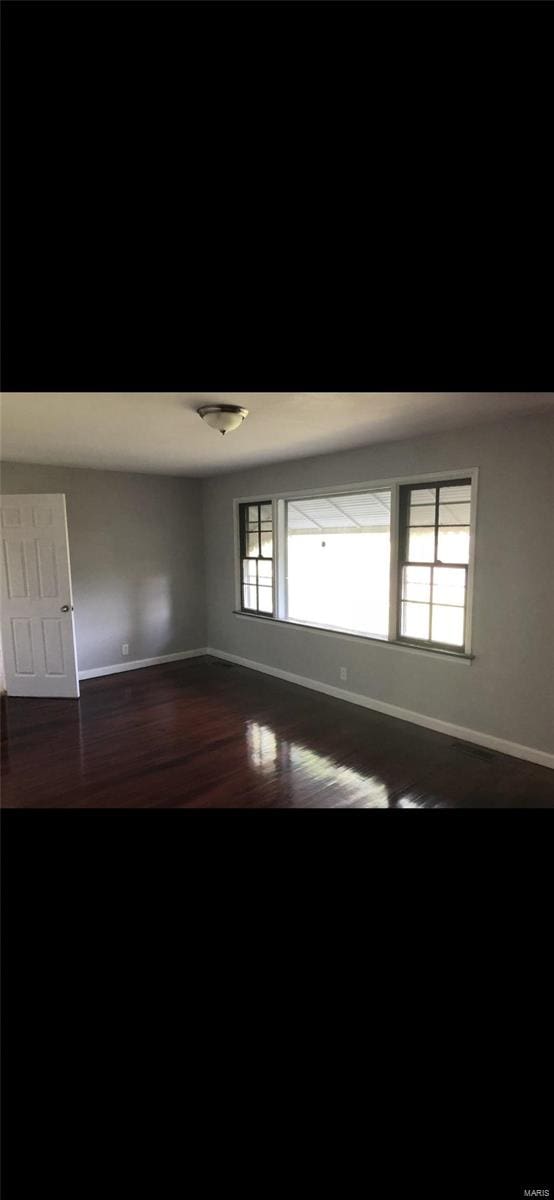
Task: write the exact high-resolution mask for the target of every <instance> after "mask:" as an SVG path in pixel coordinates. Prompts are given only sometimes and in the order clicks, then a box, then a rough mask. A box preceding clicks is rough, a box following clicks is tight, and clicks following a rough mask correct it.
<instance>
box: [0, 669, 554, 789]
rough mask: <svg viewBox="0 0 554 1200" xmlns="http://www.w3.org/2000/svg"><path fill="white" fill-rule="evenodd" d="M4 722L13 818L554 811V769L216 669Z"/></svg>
mask: <svg viewBox="0 0 554 1200" xmlns="http://www.w3.org/2000/svg"><path fill="white" fill-rule="evenodd" d="M4 709H5V712H4V714H3V716H4V719H3V722H2V734H3V741H2V774H3V787H2V804H3V806H4V807H27V808H33V807H40V808H42V807H63V808H66V807H82V806H89V807H104V808H106V807H134V806H136V807H202V808H222V807H229V808H232V807H235V808H236V807H238V808H451V807H471V808H484V807H493V808H502V807H526V808H532V807H554V772H552V771H550V770H548V769H547V768H546V767H538V766H535V765H534V764H532V763H527V762H524V761H522V760H520V759H515V758H509V757H507V756H505V755H500V754H493V753H489V752H483V751H479V750H478V749H477V748H473V752H472V748H471V747H468V746H467V745H466V744H464V743H456V742H453V741H452V739H451V738H449V737H446V736H445V735H443V734H437V733H433V732H432V731H431V730H427V729H423V728H421V727H419V726H416V725H410V724H408V723H406V722H403V721H397V720H395V719H394V718H392V717H386V716H383V715H382V714H380V713H375V712H371V711H370V710H368V709H363V708H358V707H356V706H355V705H352V704H348V703H346V702H345V701H342V700H336V699H334V698H332V697H329V696H324V695H321V694H320V693H316V692H311V691H308V690H306V689H305V688H300V687H297V686H296V685H294V684H290V683H286V682H284V681H282V680H278V679H273V678H271V677H269V676H267V675H261V674H259V673H257V672H255V671H249V670H246V669H245V668H243V667H236V666H232V665H230V664H227V663H224V662H221V661H219V660H217V659H210V658H207V657H206V658H198V659H191V660H189V661H185V662H181V663H171V664H168V665H167V666H161V667H150V668H148V669H147V670H144V671H133V672H129V673H127V674H123V675H111V676H106V677H105V678H100V679H91V680H88V681H87V682H85V683H83V684H82V695H81V699H80V701H74V700H22V699H16V698H8V699H7V701H6V702H5V705H4Z"/></svg>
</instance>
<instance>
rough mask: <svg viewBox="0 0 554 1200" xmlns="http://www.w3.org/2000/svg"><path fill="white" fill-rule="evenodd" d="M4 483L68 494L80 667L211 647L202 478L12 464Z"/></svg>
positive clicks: (6, 488) (8, 487) (15, 488)
mask: <svg viewBox="0 0 554 1200" xmlns="http://www.w3.org/2000/svg"><path fill="white" fill-rule="evenodd" d="M0 482H1V490H2V492H5V493H12V492H13V493H18V492H37V493H39V492H64V493H65V496H66V503H67V519H68V527H69V548H70V556H71V574H72V580H73V602H74V605H75V624H76V631H77V654H78V662H79V669H80V670H82V671H83V670H90V669H91V668H94V667H104V666H111V665H112V664H116V663H119V662H125V661H126V659H125V658H124V657H123V655H122V654H121V645H122V643H123V642H128V643H129V656H128V657H129V660H133V659H142V658H155V657H157V656H158V655H163V654H173V653H177V652H178V651H180V650H195V649H198V648H200V647H202V646H205V645H206V628H205V587H204V569H203V559H204V551H203V543H202V518H201V488H200V483H199V481H198V480H189V479H174V478H169V477H167V476H163V475H139V474H128V473H126V472H120V471H92V470H84V469H79V468H69V467H43V466H38V465H36V464H27V463H3V464H2V469H1V480H0Z"/></svg>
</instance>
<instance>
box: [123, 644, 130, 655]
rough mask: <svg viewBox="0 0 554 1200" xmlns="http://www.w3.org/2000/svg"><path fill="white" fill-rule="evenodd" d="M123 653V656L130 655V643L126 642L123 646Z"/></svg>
mask: <svg viewBox="0 0 554 1200" xmlns="http://www.w3.org/2000/svg"><path fill="white" fill-rule="evenodd" d="M121 653H122V654H128V653H129V643H128V642H124V643H123V645H122V647H121Z"/></svg>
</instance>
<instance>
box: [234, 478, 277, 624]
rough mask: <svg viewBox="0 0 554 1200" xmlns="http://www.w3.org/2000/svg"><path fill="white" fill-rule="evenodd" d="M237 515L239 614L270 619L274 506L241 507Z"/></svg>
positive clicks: (272, 611) (254, 505)
mask: <svg viewBox="0 0 554 1200" xmlns="http://www.w3.org/2000/svg"><path fill="white" fill-rule="evenodd" d="M239 513H240V543H241V604H242V610H243V612H250V613H260V614H262V615H263V616H266V617H268V616H269V617H272V616H273V613H274V579H273V503H272V501H271V500H266V501H261V502H260V503H256V504H241V505H240V507H239Z"/></svg>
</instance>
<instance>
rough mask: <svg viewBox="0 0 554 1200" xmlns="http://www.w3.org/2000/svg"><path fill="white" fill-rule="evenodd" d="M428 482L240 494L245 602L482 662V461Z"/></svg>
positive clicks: (264, 612) (240, 591) (241, 603)
mask: <svg viewBox="0 0 554 1200" xmlns="http://www.w3.org/2000/svg"><path fill="white" fill-rule="evenodd" d="M428 479H429V477H428V476H426V475H423V476H420V477H419V479H418V478H417V477H415V478H413V479H412V480H411V481H407V480H406V478H403V479H397V480H390V479H387V480H384V481H381V482H379V483H378V484H375V485H373V486H371V485H370V484H368V485H366V486H365V487H364V486H359V487H356V488H354V487H353V488H352V489H351V490H345V491H340V490H336V489H330V488H329V489H326V490H321V491H315V490H313V491H309V492H306V493H304V494H302V493H296V494H293V495H290V494H289V495H273V496H271V497H269V498H266V499H261V500H257V499H255V500H242V499H241V500H237V501H236V502H235V514H236V522H237V523H236V526H235V529H236V537H237V547H238V546H239V541H240V550H239V553H240V559H239V561H238V562H237V564H236V604H235V608H236V610H240V613H243V614H245V615H247V616H248V615H250V616H257V617H264V618H271V619H273V620H274V621H276V622H277V621H282V622H288V623H291V624H296V625H304V626H306V627H308V628H313V629H319V630H326V631H329V632H331V633H337V634H346V635H356V636H359V637H366V638H373V639H378V640H380V641H388V642H393V643H396V645H397V646H398V645H403V646H404V647H406V646H407V645H411V646H412V647H413V648H416V649H420V650H423V649H427V650H435V651H436V652H440V653H443V654H444V653H447V654H450V655H455V656H458V657H460V658H462V657H463V658H465V659H471V658H472V650H471V623H472V622H471V605H472V592H473V583H474V544H473V538H474V530H475V503H476V499H477V487H478V469H477V468H475V467H472V468H469V469H467V470H465V471H464V470H462V471H460V472H459V474H455V473H454V472H451V473H450V474H449V473H448V472H447V473H446V477H445V476H444V475H442V476H438V477H437V479H436V480H432V482H428ZM239 596H240V599H239Z"/></svg>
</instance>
